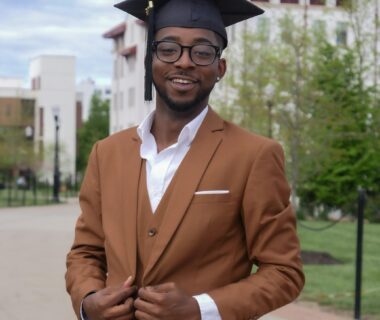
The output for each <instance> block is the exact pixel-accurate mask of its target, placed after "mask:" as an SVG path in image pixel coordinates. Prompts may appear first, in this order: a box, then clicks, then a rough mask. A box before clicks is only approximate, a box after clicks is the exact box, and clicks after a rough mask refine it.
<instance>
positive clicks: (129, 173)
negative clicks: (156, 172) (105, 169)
mask: <svg viewBox="0 0 380 320" xmlns="http://www.w3.org/2000/svg"><path fill="white" fill-rule="evenodd" d="M129 143H131V146H130V147H128V145H127V144H126V150H125V152H124V154H125V170H124V171H123V172H124V176H123V184H124V192H123V193H124V195H125V197H124V201H123V212H124V217H125V221H124V226H125V242H126V246H125V247H126V250H127V252H126V256H127V258H128V259H127V260H128V264H129V267H130V271H131V273H132V276H133V277H135V276H136V264H137V243H136V241H137V234H136V223H137V203H138V185H139V178H140V171H141V165H142V159H141V157H140V145H141V142H140V139H139V138H138V136H137V135H134V136H133V137H132V141H130V142H129Z"/></svg>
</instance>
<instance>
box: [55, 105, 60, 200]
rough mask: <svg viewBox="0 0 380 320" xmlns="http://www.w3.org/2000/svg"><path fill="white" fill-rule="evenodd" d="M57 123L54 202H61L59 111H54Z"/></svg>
mask: <svg viewBox="0 0 380 320" xmlns="http://www.w3.org/2000/svg"><path fill="white" fill-rule="evenodd" d="M54 123H55V147H54V176H53V202H59V189H60V186H61V181H60V180H61V179H60V178H61V177H60V172H59V134H58V133H59V118H58V112H54Z"/></svg>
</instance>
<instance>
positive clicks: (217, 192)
mask: <svg viewBox="0 0 380 320" xmlns="http://www.w3.org/2000/svg"><path fill="white" fill-rule="evenodd" d="M227 193H230V190H204V191H196V192H195V193H194V194H196V195H202V194H227Z"/></svg>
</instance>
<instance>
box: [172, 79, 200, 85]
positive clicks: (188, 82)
mask: <svg viewBox="0 0 380 320" xmlns="http://www.w3.org/2000/svg"><path fill="white" fill-rule="evenodd" d="M172 82H173V83H180V84H193V83H195V81H192V80H187V79H178V78H175V79H172Z"/></svg>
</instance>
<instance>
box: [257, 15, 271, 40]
mask: <svg viewBox="0 0 380 320" xmlns="http://www.w3.org/2000/svg"><path fill="white" fill-rule="evenodd" d="M257 31H258V34H259V35H260V36H262V37H263V38H264V39H266V40H268V39H269V35H270V23H269V19H268V18H266V17H259V18H258V20H257Z"/></svg>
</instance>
